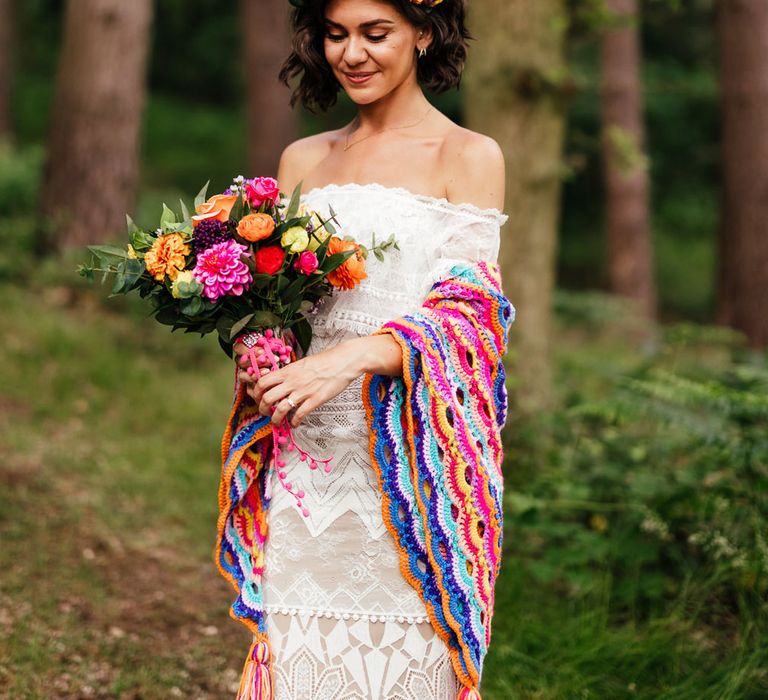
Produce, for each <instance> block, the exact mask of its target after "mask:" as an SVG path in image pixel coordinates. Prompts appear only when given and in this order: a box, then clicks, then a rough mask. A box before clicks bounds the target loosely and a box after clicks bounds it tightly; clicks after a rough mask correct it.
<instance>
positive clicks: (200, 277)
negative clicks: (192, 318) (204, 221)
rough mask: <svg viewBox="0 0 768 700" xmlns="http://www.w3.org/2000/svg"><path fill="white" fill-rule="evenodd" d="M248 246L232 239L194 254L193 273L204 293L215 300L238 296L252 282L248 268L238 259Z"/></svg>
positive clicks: (211, 299) (246, 251) (207, 297)
mask: <svg viewBox="0 0 768 700" xmlns="http://www.w3.org/2000/svg"><path fill="white" fill-rule="evenodd" d="M244 253H245V254H248V248H247V246H244V245H241V244H240V243H237V242H236V241H233V240H228V241H222V242H221V243H216V245H213V246H211V247H210V248H208V250H204V251H203V252H202V253H200V254H199V255H198V256H197V264H196V265H195V269H194V270H193V271H192V274H193V275H194V276H195V279H196V280H197V281H198V282H199V283H200V284H202V285H203V292H202V294H203V296H204V297H205V298H206V299H209V300H210V301H217V300H218V299H220V298H221V297H223V296H240V295H241V294H242V293H243V292H244V291H245V290H246V288H247V286H248V285H249V284H250V283H251V282H252V281H253V278H252V277H251V271H250V270H249V269H248V266H247V265H246V264H245V263H244V262H243V261H242V260H241V259H240V256H241V255H243V254H244Z"/></svg>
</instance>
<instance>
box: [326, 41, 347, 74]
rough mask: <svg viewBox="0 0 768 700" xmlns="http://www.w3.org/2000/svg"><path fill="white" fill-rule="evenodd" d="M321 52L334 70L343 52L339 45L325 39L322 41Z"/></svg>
mask: <svg viewBox="0 0 768 700" xmlns="http://www.w3.org/2000/svg"><path fill="white" fill-rule="evenodd" d="M323 52H324V54H325V60H326V61H328V63H329V64H330V66H331V68H333V69H334V70H335V69H336V65H337V64H338V62H339V60H340V59H341V55H342V53H343V49H342V48H341V45H340V44H334V43H333V42H332V41H326V42H324V43H323Z"/></svg>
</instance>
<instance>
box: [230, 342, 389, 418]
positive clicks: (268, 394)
mask: <svg viewBox="0 0 768 700" xmlns="http://www.w3.org/2000/svg"><path fill="white" fill-rule="evenodd" d="M234 350H235V352H236V353H237V354H238V356H239V357H238V364H239V365H240V366H241V367H244V366H246V363H247V362H248V359H247V356H244V355H243V353H245V352H246V348H245V346H244V345H242V344H237V345H235V347H234ZM402 372H403V357H402V351H401V350H400V346H399V345H398V343H397V341H396V340H394V339H393V338H392V336H390V335H389V334H386V335H370V336H363V337H362V338H351V339H349V340H345V341H342V342H341V343H339V344H338V345H336V346H334V347H332V348H329V349H328V350H324V351H323V352H319V353H317V354H314V355H307V356H306V357H302V358H301V359H300V360H296V361H295V362H291V363H290V364H288V365H286V366H285V367H281V368H280V369H279V370H275V371H272V372H268V373H267V374H265V375H263V376H261V377H259V378H258V379H257V380H256V381H254V379H253V377H251V375H249V374H248V373H247V372H246V371H245V370H241V371H240V373H239V378H240V380H241V381H242V382H245V384H246V387H247V388H246V391H247V393H248V395H249V396H250V397H251V398H252V399H253V400H254V401H255V402H256V403H257V404H258V406H259V412H260V413H261V414H263V415H265V416H268V415H270V413H271V414H272V422H273V423H275V425H279V424H280V423H281V422H282V420H283V418H284V417H285V416H286V415H287V414H288V413H289V412H290V411H291V410H292V409H291V405H290V404H289V403H288V401H285V400H284V399H286V397H288V396H290V397H291V399H292V400H293V402H294V403H295V404H296V405H297V408H296V409H295V410H294V415H293V417H292V418H291V421H290V422H291V425H292V426H294V427H295V426H297V425H299V423H301V421H302V420H303V419H304V417H305V416H306V415H307V414H308V413H309V412H310V411H312V410H314V409H315V408H317V407H318V406H320V405H322V404H324V403H325V402H326V401H330V400H331V399H332V398H333V397H334V396H337V395H338V394H340V393H341V392H342V391H343V390H344V389H345V388H346V387H347V386H349V384H351V383H352V382H353V381H354V380H355V379H357V377H359V376H360V375H361V374H365V373H371V374H385V375H389V376H398V375H402ZM273 406H274V412H273V411H272V407H273Z"/></svg>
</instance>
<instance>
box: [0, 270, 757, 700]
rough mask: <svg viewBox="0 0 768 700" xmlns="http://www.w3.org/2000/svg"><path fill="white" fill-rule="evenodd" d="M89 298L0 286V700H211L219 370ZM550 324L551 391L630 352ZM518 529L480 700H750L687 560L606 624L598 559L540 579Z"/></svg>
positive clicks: (751, 658) (588, 380)
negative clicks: (658, 592)
mask: <svg viewBox="0 0 768 700" xmlns="http://www.w3.org/2000/svg"><path fill="white" fill-rule="evenodd" d="M67 266H68V267H66V266H65V267H66V269H69V268H70V267H71V268H74V263H72V264H71V265H69V262H68V263H67ZM104 296H105V290H103V289H99V288H96V289H93V288H89V287H86V286H83V285H81V284H79V283H78V282H73V280H72V279H71V278H68V279H64V280H62V279H61V275H60V274H59V273H55V272H51V270H50V269H43V270H42V271H41V272H40V277H39V279H38V281H37V282H36V283H35V284H34V285H32V286H29V287H21V286H20V285H12V284H9V283H4V284H3V286H2V298H3V300H4V305H3V311H2V323H3V327H4V329H5V331H4V342H3V344H2V348H1V349H0V385H2V386H3V387H4V389H3V391H2V394H0V457H1V458H2V461H1V462H0V481H1V482H2V488H0V536H1V537H2V543H3V546H2V549H0V570H2V572H3V574H2V578H1V579H0V582H1V583H0V697H2V698H24V699H29V700H32V699H37V698H51V697H56V698H62V699H65V700H66V699H69V698H90V697H93V698H119V699H120V700H126V699H135V700H138V698H142V699H143V700H152V699H155V698H157V699H161V698H170V697H193V698H201V699H202V698H211V699H215V698H229V697H232V696H233V695H234V691H235V690H236V686H237V682H238V679H239V671H240V667H241V663H242V658H243V657H242V654H243V653H244V650H245V649H246V648H247V643H248V633H247V632H246V631H245V629H244V628H241V626H240V625H238V624H237V623H235V622H233V621H232V620H230V619H229V618H228V616H227V608H228V605H229V603H230V602H231V599H232V593H231V591H230V589H229V585H228V584H226V583H225V582H224V581H223V580H222V579H221V578H220V577H219V575H218V574H217V573H216V571H215V567H214V563H213V559H212V553H213V544H214V533H215V518H216V488H217V479H218V469H219V465H218V447H219V439H220V432H221V429H222V427H223V424H224V420H225V418H226V415H227V412H228V408H229V401H230V399H231V396H230V389H231V381H232V376H231V373H230V365H229V362H228V361H227V360H226V359H225V357H224V355H223V354H222V353H221V352H220V350H219V349H218V347H217V346H216V343H215V341H214V340H213V339H212V338H207V339H203V340H200V339H199V338H198V337H193V336H184V335H179V334H174V335H171V334H169V333H168V332H167V330H166V329H165V328H161V327H159V326H158V327H156V326H155V324H154V323H153V322H151V321H150V320H148V319H146V318H145V312H144V310H143V308H142V307H141V306H139V305H138V304H137V303H134V302H132V301H131V300H129V299H120V300H108V301H106V300H104V299H103V297H104ZM560 335H561V343H560V344H559V347H560V348H561V349H560V351H559V355H560V361H559V366H560V368H561V372H563V373H565V374H564V376H567V377H570V381H571V383H572V384H573V385H574V386H573V387H572V388H571V389H570V390H564V394H565V395H568V394H569V391H570V392H571V393H574V392H575V393H578V392H580V391H589V392H597V391H600V390H601V389H600V378H599V375H598V374H597V373H596V371H595V372H592V373H591V376H587V377H584V378H583V379H582V376H583V375H585V374H587V375H589V374H590V373H589V372H588V371H587V372H585V369H584V368H588V367H593V368H595V369H596V368H597V367H598V366H599V365H602V366H603V367H605V366H606V365H607V362H608V358H613V360H612V361H613V363H614V364H615V365H617V366H618V367H626V366H629V365H631V364H632V363H633V362H634V361H635V360H636V359H637V358H633V357H632V355H631V354H629V353H628V351H627V350H626V348H624V350H620V349H619V344H618V343H617V340H616V338H613V339H606V338H604V337H603V338H601V337H599V336H598V335H596V334H594V333H592V332H589V333H584V334H581V335H579V334H577V333H574V332H573V331H572V330H571V331H568V330H567V329H566V328H562V329H561V331H560ZM622 353H623V354H622ZM604 371H606V370H604ZM608 371H610V370H608ZM518 456H519V454H517V455H516V454H515V452H514V451H510V453H509V455H508V457H509V459H510V460H514V459H516V458H517V457H518ZM540 468H541V469H547V468H548V465H547V464H541V465H540ZM507 471H508V473H510V472H512V473H514V464H513V463H512V462H511V461H510V462H509V463H508V465H507ZM519 478H522V476H517V477H515V476H513V477H511V479H510V485H511V486H513V487H514V490H515V491H516V492H518V493H524V485H521V484H515V481H516V479H519ZM519 536H520V533H517V532H507V533H506V534H505V548H506V552H505V559H504V561H503V565H502V571H501V576H500V579H499V582H498V587H497V600H496V615H495V617H494V628H493V643H492V645H491V652H490V654H489V658H488V660H487V664H486V667H485V671H484V675H483V686H482V692H483V698H484V700H511V699H513V698H514V699H518V698H519V699H521V700H523V699H524V700H544V699H546V700H549V699H552V700H554V699H560V698H562V699H564V700H569V699H571V698H574V699H576V698H579V699H581V698H585V699H586V698H600V699H603V698H643V699H648V700H650V699H651V698H653V699H654V700H658V699H661V698H663V699H669V700H673V699H674V700H708V699H710V698H711V699H712V700H714V699H716V698H717V699H723V698H758V697H761V695H760V694H759V692H761V691H764V690H765V689H766V682H767V681H766V663H765V662H766V658H768V656H767V655H766V649H765V644H764V643H762V642H761V643H759V644H747V643H745V641H746V640H749V639H754V637H755V631H754V630H750V629H749V622H748V621H747V620H739V619H734V618H733V616H730V617H728V618H721V619H719V620H717V623H716V624H704V623H703V622H702V615H701V614H700V613H701V608H702V607H703V606H705V605H706V604H707V602H706V589H705V588H704V586H703V584H702V583H701V582H696V572H695V571H691V572H690V574H691V581H689V582H687V583H686V582H683V585H682V588H681V593H679V595H678V596H677V599H676V601H677V602H676V603H675V604H673V605H670V606H668V607H667V608H666V609H665V610H664V611H660V612H653V611H652V612H651V613H650V614H646V615H642V616H641V615H637V616H628V617H627V616H625V617H624V619H622V618H620V617H617V615H616V614H615V612H614V610H613V607H612V596H613V595H614V590H613V582H612V580H611V576H610V573H609V570H608V569H607V568H606V569H605V571H604V572H603V574H602V575H601V576H599V577H598V578H599V581H600V584H599V585H598V586H594V587H592V588H590V589H588V590H586V591H584V592H583V593H581V594H579V595H573V594H568V593H565V591H566V589H565V588H563V585H562V582H561V581H560V580H559V579H558V578H557V577H553V579H552V581H551V584H549V585H542V584H541V577H540V573H541V572H538V574H539V575H536V576H534V567H535V566H537V565H538V566H541V565H542V564H541V561H538V560H535V559H530V558H524V557H518V556H516V554H515V551H516V543H515V538H516V537H519ZM529 544H530V543H529ZM542 554H545V553H542ZM546 555H547V556H546V557H542V558H543V559H544V560H546V559H549V560H552V561H557V560H558V552H557V551H549V552H547V553H546ZM560 563H561V564H562V563H563V562H560ZM565 564H566V568H567V562H565ZM636 585H637V587H638V588H642V586H643V585H644V580H643V579H642V578H638V580H637V581H636ZM568 590H571V589H568ZM712 614H714V613H712ZM762 697H764V695H762Z"/></svg>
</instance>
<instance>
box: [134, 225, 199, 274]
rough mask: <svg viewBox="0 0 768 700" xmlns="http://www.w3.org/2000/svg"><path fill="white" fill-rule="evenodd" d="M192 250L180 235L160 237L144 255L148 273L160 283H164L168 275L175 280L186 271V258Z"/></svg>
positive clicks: (173, 234)
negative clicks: (180, 273)
mask: <svg viewBox="0 0 768 700" xmlns="http://www.w3.org/2000/svg"><path fill="white" fill-rule="evenodd" d="M191 250H192V249H191V248H190V247H189V245H188V244H187V243H185V242H184V239H183V238H182V237H181V236H180V235H179V234H178V233H166V234H165V235H163V236H159V237H158V238H157V239H156V240H155V242H154V243H153V244H152V247H151V248H150V249H149V250H148V251H147V252H146V254H145V255H144V264H145V265H146V266H147V272H149V274H150V275H152V277H154V278H155V279H156V280H157V281H158V282H162V281H163V279H164V278H165V276H166V275H168V277H170V278H171V279H172V280H175V279H176V277H177V275H178V274H179V272H181V271H182V270H183V269H184V265H185V264H186V261H185V257H186V256H187V255H189V254H190V252H191Z"/></svg>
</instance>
